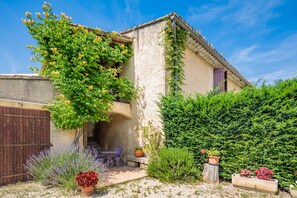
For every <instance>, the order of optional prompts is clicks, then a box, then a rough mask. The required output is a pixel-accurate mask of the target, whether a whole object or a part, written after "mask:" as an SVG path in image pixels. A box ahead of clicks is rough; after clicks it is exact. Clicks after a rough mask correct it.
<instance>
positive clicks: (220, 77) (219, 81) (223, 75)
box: [213, 68, 227, 93]
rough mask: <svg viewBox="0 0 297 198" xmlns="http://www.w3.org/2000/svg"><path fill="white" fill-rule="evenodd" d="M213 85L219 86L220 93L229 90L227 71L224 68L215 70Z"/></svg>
mask: <svg viewBox="0 0 297 198" xmlns="http://www.w3.org/2000/svg"><path fill="white" fill-rule="evenodd" d="M213 86H214V88H217V91H218V93H220V92H223V91H227V71H225V69H224V68H216V69H214V70H213Z"/></svg>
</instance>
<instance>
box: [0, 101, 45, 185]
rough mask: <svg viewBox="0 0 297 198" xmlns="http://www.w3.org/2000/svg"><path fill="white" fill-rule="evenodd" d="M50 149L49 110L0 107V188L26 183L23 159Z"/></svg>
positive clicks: (24, 160)
mask: <svg viewBox="0 0 297 198" xmlns="http://www.w3.org/2000/svg"><path fill="white" fill-rule="evenodd" d="M49 146H50V114H49V112H48V111H44V110H31V109H23V108H15V107H2V106H0V186H1V185H4V184H8V183H13V182H17V181H24V180H26V178H27V176H26V173H25V170H24V166H23V165H24V163H25V162H26V160H27V159H28V158H29V157H30V156H32V155H33V154H36V153H38V152H39V151H41V150H42V149H45V148H48V147H49Z"/></svg>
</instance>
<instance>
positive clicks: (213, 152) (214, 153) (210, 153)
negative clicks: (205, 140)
mask: <svg viewBox="0 0 297 198" xmlns="http://www.w3.org/2000/svg"><path fill="white" fill-rule="evenodd" d="M206 153H207V155H208V156H219V155H220V151H219V150H217V149H214V148H211V149H209V150H206Z"/></svg>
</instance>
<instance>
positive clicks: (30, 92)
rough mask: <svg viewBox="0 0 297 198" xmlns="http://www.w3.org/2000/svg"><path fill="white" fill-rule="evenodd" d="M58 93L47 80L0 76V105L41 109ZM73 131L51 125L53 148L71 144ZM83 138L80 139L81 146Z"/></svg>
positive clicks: (36, 77)
mask: <svg viewBox="0 0 297 198" xmlns="http://www.w3.org/2000/svg"><path fill="white" fill-rule="evenodd" d="M57 93H58V92H57V91H55V90H54V89H53V87H52V84H51V81H50V80H49V79H48V78H44V77H39V76H24V75H0V105H2V106H10V107H21V108H30V109H43V106H44V105H46V104H48V103H50V102H51V101H52V100H53V99H54V97H55V95H56V94H57ZM74 136H75V131H73V130H72V131H62V130H59V129H56V128H55V127H54V125H53V123H51V143H52V144H53V146H54V147H58V146H61V145H65V144H71V143H72V141H73V139H74ZM82 140H83V137H81V138H80V140H79V141H80V143H81V144H82Z"/></svg>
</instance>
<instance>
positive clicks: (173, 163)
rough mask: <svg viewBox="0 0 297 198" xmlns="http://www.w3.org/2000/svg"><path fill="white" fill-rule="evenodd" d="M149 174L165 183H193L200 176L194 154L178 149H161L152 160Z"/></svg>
mask: <svg viewBox="0 0 297 198" xmlns="http://www.w3.org/2000/svg"><path fill="white" fill-rule="evenodd" d="M147 173H148V175H149V176H152V177H156V178H157V179H159V180H160V181H164V182H184V181H186V182H193V181H194V180H195V179H197V178H199V176H200V172H199V171H198V169H197V168H196V165H195V162H194V156H193V154H192V153H191V152H188V151H187V150H184V149H178V148H163V149H161V150H160V152H159V155H158V156H155V157H153V158H152V159H151V160H150V162H149V165H148V169H147Z"/></svg>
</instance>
